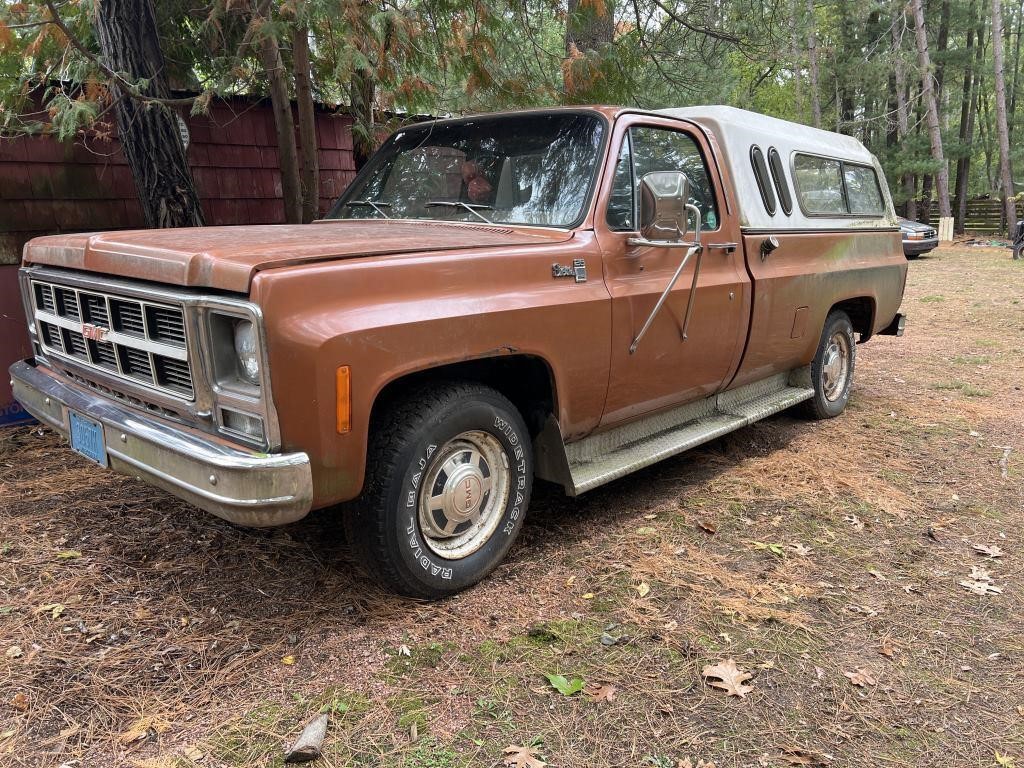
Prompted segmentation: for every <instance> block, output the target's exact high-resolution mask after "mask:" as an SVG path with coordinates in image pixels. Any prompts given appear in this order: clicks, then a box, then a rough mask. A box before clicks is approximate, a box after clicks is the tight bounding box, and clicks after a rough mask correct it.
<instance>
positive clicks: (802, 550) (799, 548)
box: [789, 544, 811, 557]
mask: <svg viewBox="0 0 1024 768" xmlns="http://www.w3.org/2000/svg"><path fill="white" fill-rule="evenodd" d="M789 548H790V549H791V550H793V552H795V553H796V556H797V557H807V556H808V555H809V554H811V548H810V547H805V546H804V545H803V544H790V545H789Z"/></svg>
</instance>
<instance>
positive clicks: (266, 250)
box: [24, 219, 572, 293]
mask: <svg viewBox="0 0 1024 768" xmlns="http://www.w3.org/2000/svg"><path fill="white" fill-rule="evenodd" d="M571 237H572V232H568V231H563V230H553V229H545V228H539V227H504V226H500V225H493V226H492V225H484V224H481V225H477V224H462V223H459V222H444V221H417V220H408V219H407V220H398V219H389V220H387V221H371V220H353V219H349V220H336V221H320V222H316V223H314V224H272V225H254V226H241V227H188V228H182V229H136V230H122V231H117V232H100V233H92V234H89V233H87V234H77V235H51V236H48V237H38V238H36V239H34V240H32V241H30V242H29V243H28V244H27V245H26V246H25V253H24V262H25V264H46V265H49V266H54V267H67V268H68V269H82V270H86V271H89V272H102V273H104V274H108V275H117V276H118V277H132V278H137V279H139V280H152V281H155V282H160V283H169V284H171V285H181V286H189V287H201V288H215V289H219V290H224V291H234V292H237V293H248V292H249V284H250V282H251V281H252V278H253V276H254V275H255V274H256V273H257V272H259V271H260V270H264V269H274V268H276V267H286V266H293V265H296V264H303V263H307V262H315V261H327V260H332V259H348V258H353V257H357V256H388V255H394V254H402V253H424V252H430V251H450V250H461V249H468V248H500V247H509V246H529V245H551V244H553V243H558V242H564V241H566V240H568V239H570V238H571Z"/></svg>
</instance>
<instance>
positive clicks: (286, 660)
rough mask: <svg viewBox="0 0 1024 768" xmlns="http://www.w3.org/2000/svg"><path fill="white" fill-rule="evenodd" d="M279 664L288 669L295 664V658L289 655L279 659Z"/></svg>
mask: <svg viewBox="0 0 1024 768" xmlns="http://www.w3.org/2000/svg"><path fill="white" fill-rule="evenodd" d="M281 663H282V664H284V665H285V666H287V667H290V666H292V665H293V664H294V663H295V657H294V656H292V655H291V654H290V653H289V654H288V655H287V656H285V657H284V658H283V659H281Z"/></svg>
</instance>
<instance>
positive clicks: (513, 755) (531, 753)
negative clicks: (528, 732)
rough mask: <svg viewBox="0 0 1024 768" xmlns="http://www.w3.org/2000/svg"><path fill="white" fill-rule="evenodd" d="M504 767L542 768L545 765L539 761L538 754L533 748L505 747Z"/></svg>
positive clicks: (512, 745)
mask: <svg viewBox="0 0 1024 768" xmlns="http://www.w3.org/2000/svg"><path fill="white" fill-rule="evenodd" d="M505 765H509V766H513V768H544V766H545V765H547V763H545V762H544V761H543V760H541V759H540V752H538V751H537V750H536V749H534V748H533V747H517V746H515V745H514V744H510V745H509V746H507V747H505Z"/></svg>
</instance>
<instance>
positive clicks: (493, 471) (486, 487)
mask: <svg viewBox="0 0 1024 768" xmlns="http://www.w3.org/2000/svg"><path fill="white" fill-rule="evenodd" d="M509 489H510V475H509V465H508V457H507V455H506V454H505V451H504V449H503V448H502V446H501V443H499V442H498V439H497V438H496V437H494V436H493V435H491V434H489V433H487V432H478V431H473V432H463V433H462V434H461V435H458V436H457V437H455V438H454V439H452V440H450V441H449V442H448V443H446V444H445V445H443V446H441V448H440V450H438V451H437V452H436V453H435V454H434V455H433V457H432V458H431V459H430V461H429V464H428V466H427V468H426V470H425V471H424V473H423V477H422V481H421V485H420V492H419V523H420V530H421V531H422V533H423V539H424V541H425V543H426V545H427V546H428V547H429V548H430V550H431V551H432V552H434V554H436V555H439V556H440V557H443V558H446V559H449V560H456V559H459V558H463V557H466V556H467V555H470V554H472V553H473V552H476V551H477V550H478V549H480V547H482V546H483V545H484V544H485V543H486V542H487V540H488V539H490V538H491V536H492V535H493V534H494V531H495V530H496V529H497V527H498V524H499V523H500V522H501V518H502V515H503V513H504V511H505V506H506V505H507V503H508V498H509Z"/></svg>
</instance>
